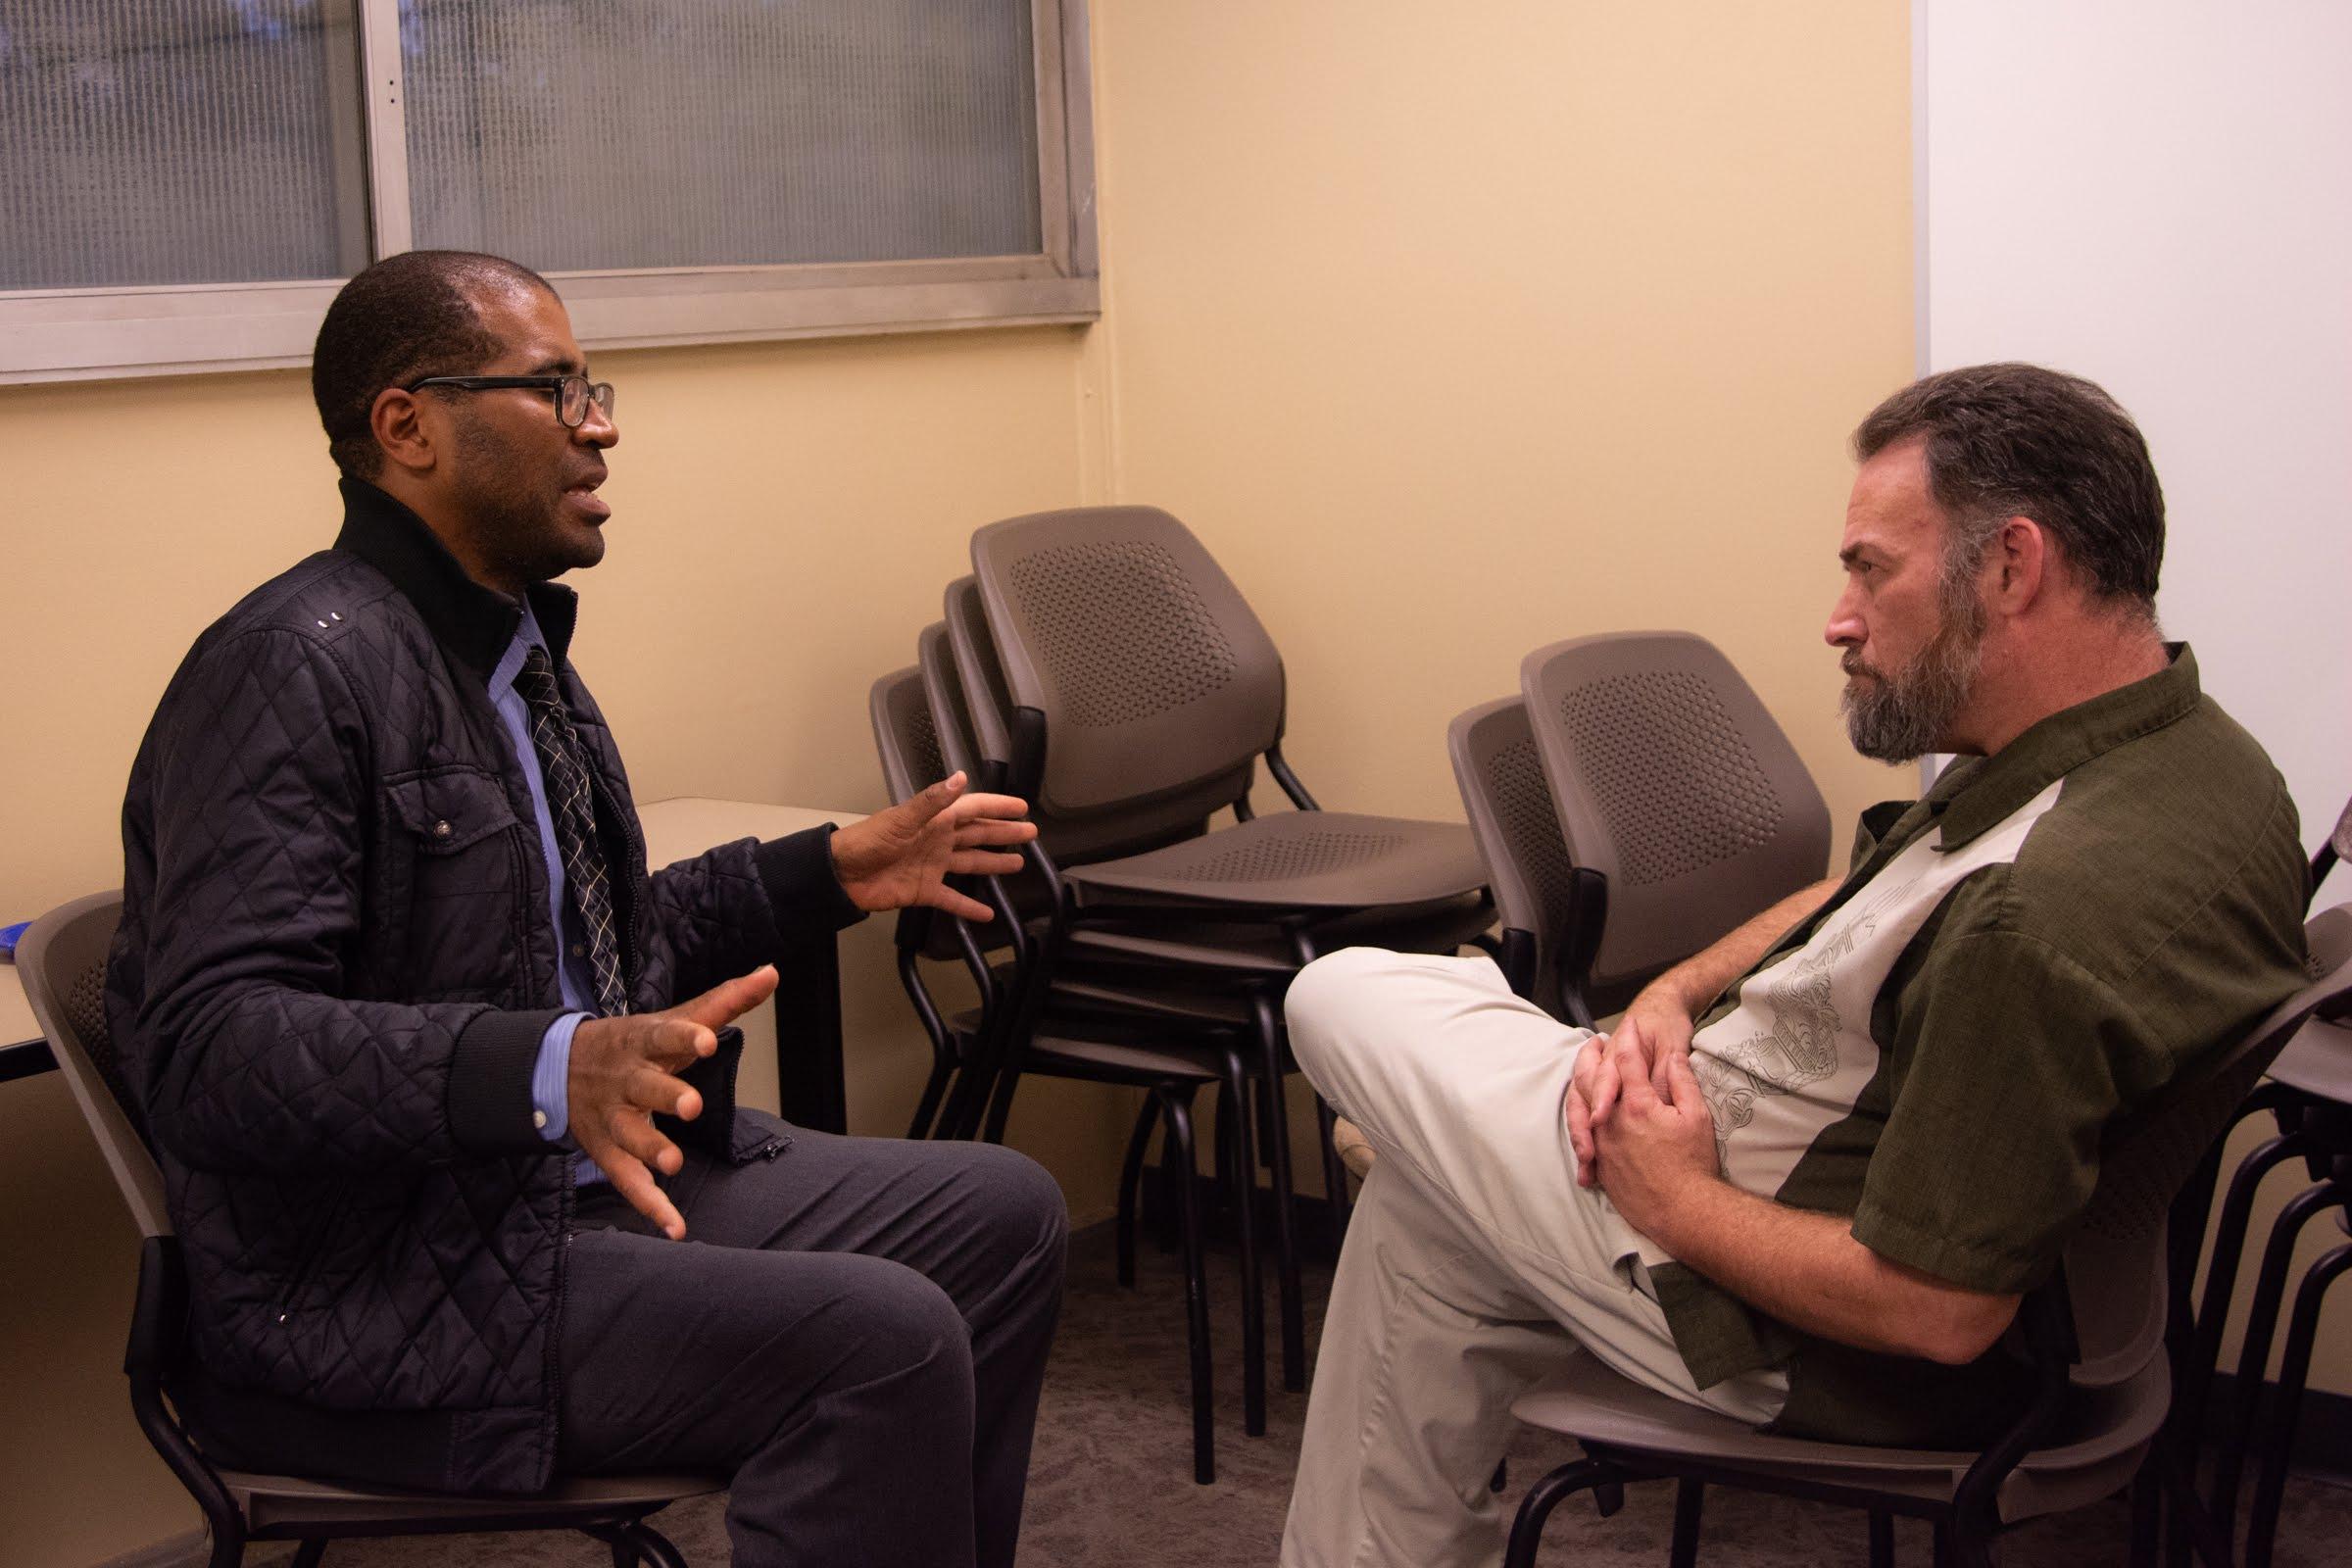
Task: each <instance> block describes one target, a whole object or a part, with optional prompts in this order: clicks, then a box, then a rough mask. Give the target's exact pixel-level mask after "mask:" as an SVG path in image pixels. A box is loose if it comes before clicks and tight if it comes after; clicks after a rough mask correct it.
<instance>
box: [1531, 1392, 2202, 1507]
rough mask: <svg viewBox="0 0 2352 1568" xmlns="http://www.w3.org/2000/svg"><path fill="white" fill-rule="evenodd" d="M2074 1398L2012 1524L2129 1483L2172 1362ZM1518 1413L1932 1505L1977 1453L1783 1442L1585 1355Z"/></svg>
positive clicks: (2025, 1468) (1593, 1438)
mask: <svg viewBox="0 0 2352 1568" xmlns="http://www.w3.org/2000/svg"><path fill="white" fill-rule="evenodd" d="M2077 1393H2078V1396H2079V1399H2078V1402H2077V1404H2076V1406H2075V1407H2074V1408H2073V1409H2072V1410H2071V1411H2070V1412H2069V1414H2068V1415H2067V1417H2066V1418H2065V1424H2064V1427H2063V1429H2062V1430H2061V1432H2060V1433H2059V1434H2058V1436H2059V1441H2058V1442H2057V1443H2054V1444H2052V1445H2050V1446H2045V1447H2041V1448H2036V1449H2034V1451H2033V1452H2032V1453H2030V1454H2028V1455H2027V1456H2026V1458H2025V1459H2024V1460H2023V1461H2022V1462H2020V1463H2019V1465H2018V1467H2017V1468H2016V1470H2014V1471H2012V1472H2011V1473H2010V1476H2009V1479H2008V1482H2007V1484H2006V1485H2005V1486H2004V1487H2003V1489H2002V1491H2001V1517H2002V1519H2003V1520H2004V1521H2005V1522H2013V1521H2016V1520H2019V1519H2030V1518H2033V1517H2034V1516H2036V1515H2038V1514H2043V1513H2052V1512H2057V1511H2060V1510H2063V1509H2067V1508H2073V1507H2079V1506H2082V1505H2083V1504H2085V1503H2089V1502H2093V1501H2096V1500H2097V1499H2098V1498H2100V1497H2103V1496H2106V1495H2108V1494H2110V1493H2112V1492H2114V1491H2116V1490H2117V1489H2119V1488H2121V1487H2123V1486H2124V1485H2125V1484H2127V1483H2128V1482H2129V1481H2130V1480H2131V1474H2132V1472H2133V1471H2134V1470H2135V1469H2137V1468H2138V1465H2139V1456H2140V1453H2141V1452H2142V1450H2144V1449H2145V1448H2146V1446H2147V1445H2148V1444H2149V1442H2150V1441H2152V1440H2153V1439H2154V1438H2155V1436H2156V1431H2157V1428H2159V1427H2160V1426H2162V1425H2163V1424H2164V1412H2165V1408H2166V1405H2167V1403H2168V1402H2169V1400H2170V1397H2171V1394H2172V1380H2171V1375H2170V1373H2169V1371H2168V1370H2167V1368H2166V1365H2165V1361H2164V1358H2163V1357H2162V1356H2156V1357H2153V1358H2152V1359H2151V1360H2150V1361H2149V1362H2148V1364H2147V1365H2146V1366H2145V1367H2143V1368H2142V1369H2141V1370H2140V1371H2139V1372H2138V1373H2137V1374H2136V1375H2134V1376H2133V1377H2131V1378H2130V1379H2128V1380H2126V1381H2125V1382H2123V1383H2121V1384H2118V1385H2116V1386H2115V1387H2113V1388H2105V1389H2082V1390H2078V1391H2077ZM1511 1413H1512V1414H1513V1415H1515V1416H1517V1417H1518V1418H1519V1419H1520V1420H1522V1421H1524V1422H1526V1423H1528V1424H1529V1425H1530V1426H1538V1427H1544V1428H1545V1429H1547V1430H1549V1431H1553V1432H1558V1433H1561V1434H1563V1435H1565V1436H1567V1437H1571V1438H1574V1439H1576V1440H1577V1441H1578V1442H1579V1443H1584V1444H1587V1445H1591V1444H1599V1445H1601V1446H1605V1447H1608V1448H1612V1449H1626V1450H1629V1451H1631V1452H1634V1453H1642V1454H1656V1455H1659V1456H1661V1457H1662V1458H1664V1459H1666V1460H1668V1461H1670V1462H1677V1461H1690V1460H1701V1461H1706V1462H1709V1463H1713V1464H1716V1465H1721V1466H1724V1467H1726V1468H1733V1469H1740V1470H1747V1471H1752V1472H1755V1473H1757V1474H1759V1475H1771V1476H1779V1477H1789V1478H1791V1479H1797V1480H1804V1481H1811V1482H1817V1483H1819V1484H1821V1485H1824V1486H1832V1487H1854V1488H1859V1489H1863V1490H1867V1491H1870V1492H1874V1493H1890V1494H1894V1495H1902V1496H1910V1497H1917V1498H1919V1499H1920V1500H1922V1501H1926V1502H1948V1501H1950V1500H1951V1496H1952V1493H1953V1490H1954V1489H1955V1488H1956V1487H1957V1486H1958V1485H1959V1484H1960V1478H1961V1477H1962V1476H1964V1475H1966V1474H1967V1473H1968V1469H1969V1467H1970V1466H1971V1465H1973V1464H1975V1463H1976V1462H1977V1457H1978V1456H1977V1454H1976V1453H1975V1452H1973V1451H1947V1450H1942V1449H1934V1448H1874V1447H1867V1446H1861V1445H1857V1444H1843V1443H1820V1442H1814V1441H1811V1440H1808V1439H1804V1438H1783V1437H1775V1436H1772V1435H1771V1434H1769V1433H1763V1432H1758V1431H1755V1430H1754V1429H1753V1428H1751V1427H1747V1426H1743V1425H1741V1424H1740V1422H1738V1421H1735V1420H1733V1419H1731V1418H1730V1417H1729V1416H1722V1415H1717V1414H1715V1413H1714V1412H1712V1411H1709V1410H1702V1409H1700V1408H1698V1407H1697V1406H1695V1405H1691V1404H1687V1403H1685V1402H1684V1401H1682V1400H1681V1399H1677V1398H1674V1397H1671V1396H1669V1395H1664V1394H1657V1393H1653V1392H1652V1391H1650V1390H1648V1389H1644V1388H1642V1387H1640V1386H1639V1385H1637V1384H1634V1383H1631V1382H1628V1381H1627V1380H1626V1379H1624V1378H1622V1377H1619V1376H1618V1375H1617V1374H1616V1373H1614V1372H1612V1371H1610V1370H1609V1369H1608V1368H1607V1367H1605V1366H1603V1365H1601V1363H1600V1362H1599V1360H1598V1359H1596V1358H1595V1357H1593V1356H1591V1355H1581V1354H1580V1355H1578V1356H1577V1357H1576V1359H1575V1360H1574V1361H1573V1362H1571V1363H1570V1364H1569V1366H1568V1368H1567V1370H1566V1371H1564V1372H1562V1373H1561V1374H1560V1375H1559V1376H1558V1377H1556V1378H1552V1379H1547V1380H1546V1381H1545V1382H1544V1383H1543V1384H1542V1385H1540V1386H1539V1387H1537V1388H1535V1389H1533V1390H1531V1391H1530V1392H1528V1393H1527V1394H1525V1395H1522V1396H1521V1397H1520V1398H1519V1400H1518V1402H1517V1403H1515V1404H1514V1405H1512V1406H1511Z"/></svg>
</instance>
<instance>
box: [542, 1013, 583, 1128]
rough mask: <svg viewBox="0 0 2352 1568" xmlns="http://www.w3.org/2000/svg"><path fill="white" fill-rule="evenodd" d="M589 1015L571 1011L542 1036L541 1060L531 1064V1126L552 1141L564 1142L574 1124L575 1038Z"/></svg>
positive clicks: (552, 1024)
mask: <svg viewBox="0 0 2352 1568" xmlns="http://www.w3.org/2000/svg"><path fill="white" fill-rule="evenodd" d="M587 1016H588V1014H586V1013H584V1012H567V1013H565V1014H564V1015H563V1016H562V1017H560V1018H558V1019H557V1020H556V1021H555V1022H554V1023H551V1024H549V1025H548V1026H547V1033H546V1034H544V1035H542V1036H540V1037H539V1059H538V1060H537V1061H536V1062H534V1063H532V1065H531V1125H533V1126H534V1127H537V1128H538V1129H539V1136H540V1137H542V1138H544V1139H546V1140H547V1141H548V1142H549V1143H551V1144H554V1143H561V1142H562V1141H563V1139H564V1133H565V1132H566V1131H568V1130H569V1128H570V1123H571V1037H572V1036H573V1035H574V1034H576V1033H577V1032H578V1031H579V1027H580V1021H581V1020H582V1019H584V1018H586V1017H587Z"/></svg>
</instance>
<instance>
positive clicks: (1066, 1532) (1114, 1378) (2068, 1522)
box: [252, 1225, 2352, 1568]
mask: <svg viewBox="0 0 2352 1568" xmlns="http://www.w3.org/2000/svg"><path fill="white" fill-rule="evenodd" d="M1212 1263H1213V1267H1214V1272H1213V1273H1212V1277H1211V1281H1210V1293H1211V1295H1210V1299H1211V1308H1212V1313H1213V1322H1214V1326H1215V1332H1216V1335H1217V1342H1216V1398H1217V1423H1218V1424H1217V1480H1216V1483H1215V1485H1213V1486H1207V1487H1201V1486H1196V1485H1194V1483H1193V1481H1192V1457H1191V1454H1192V1425H1191V1418H1190V1407H1189V1405H1188V1404H1187V1401H1186V1383H1185V1352H1184V1314H1183V1305H1182V1298H1181V1295H1180V1284H1179V1278H1178V1273H1177V1265H1176V1260H1175V1257H1174V1255H1173V1254H1171V1253H1161V1252H1158V1251H1155V1250H1153V1249H1152V1246H1151V1244H1150V1243H1149V1242H1147V1243H1146V1244H1145V1247H1144V1251H1143V1257H1142V1266H1141V1269H1140V1275H1141V1277H1140V1279H1139V1281H1138V1287H1137V1289H1135V1290H1134V1291H1124V1290H1121V1289H1120V1288H1119V1287H1118V1285H1117V1283H1116V1281H1115V1279H1114V1277H1113V1269H1112V1251H1111V1237H1110V1228H1109V1227H1108V1226H1107V1225H1104V1226H1098V1227H1095V1228H1093V1229H1090V1230H1088V1231H1086V1232H1084V1233H1082V1234H1081V1235H1079V1236H1078V1237H1077V1238H1076V1239H1075V1241H1074V1242H1073V1244H1072V1248H1071V1256H1070V1283H1069V1295H1068V1299H1067V1302H1066V1304H1065V1306H1064V1309H1063V1315H1062V1326H1061V1331H1060V1335H1059V1338H1058V1339H1057V1341H1056V1343H1055V1346H1054V1362H1053V1366H1052V1369H1051V1371H1050V1373H1049V1375H1048V1377H1047V1381H1046V1393H1045V1406H1044V1409H1043V1411H1042V1413H1041V1415H1040V1419H1039V1423H1038V1442H1037V1449H1036V1453H1035V1456H1034V1459H1033V1462H1032V1464H1031V1467H1030V1491H1029V1505H1028V1513H1027V1517H1026V1522H1025V1525H1024V1528H1023V1535H1022V1544H1021V1568H1097V1565H1100V1568H1258V1565H1268V1568H1270V1565H1271V1564H1272V1563H1273V1562H1274V1558H1275V1551H1276V1547H1277V1545H1278V1544H1279V1543H1280V1541H1281V1539H1282V1519H1283V1510H1284V1506H1285V1504H1286V1502H1287V1500H1288V1498H1289V1496H1290V1489H1291V1472H1292V1469H1293V1467H1294V1465H1295V1464H1296V1463H1297V1459H1298V1452H1299V1422H1300V1419H1301V1417H1302V1416H1303V1415H1304V1413H1305V1409H1306V1396H1305V1395H1303V1394H1285V1393H1283V1392H1282V1391H1281V1380H1280V1377H1279V1375H1272V1376H1270V1377H1269V1396H1268V1423H1267V1432H1266V1435H1265V1436H1264V1437H1262V1438H1249V1437H1244V1436H1243V1435H1242V1408H1241V1349H1240V1339H1241V1333H1240V1324H1239V1306H1238V1301H1239V1273H1238V1270H1237V1269H1235V1268H1234V1266H1233V1262H1232V1259H1231V1257H1230V1256H1219V1257H1217V1258H1215V1259H1213V1260H1212ZM1329 1278H1330V1273H1329V1269H1328V1268H1327V1267H1326V1268H1313V1269H1310V1271H1309V1274H1308V1279H1307V1299H1308V1330H1309V1338H1308V1344H1309V1345H1310V1347H1311V1345H1312V1344H1313V1331H1314V1329H1315V1326H1316V1324H1317V1322H1318V1320H1319V1317H1320V1312H1321V1306H1322V1297H1323V1292H1324V1289H1325V1287H1326V1286H1327V1285H1328V1283H1329ZM1272 1298H1273V1290H1272V1284H1271V1281H1270V1280H1269V1282H1268V1289H1267V1301H1268V1316H1269V1318H1271V1316H1272ZM1271 1328H1272V1325H1271V1323H1269V1331H1271ZM1272 1338H1273V1336H1272V1334H1271V1332H1269V1339H1272ZM1269 1372H1270V1373H1276V1374H1278V1368H1269ZM1572 1456H1573V1452H1572V1449H1571V1448H1570V1447H1569V1446H1568V1445H1567V1444H1566V1443H1564V1442H1563V1441H1561V1440H1559V1439H1557V1438H1551V1437H1547V1436H1545V1435H1543V1434H1540V1433H1535V1432H1524V1433H1522V1434H1521V1436H1520V1439H1519V1441H1518V1442H1517V1443H1515V1444H1514V1445H1513V1446H1512V1449H1511V1454H1510V1475H1511V1493H1510V1495H1511V1496H1512V1497H1513V1498H1515V1497H1516V1495H1517V1494H1518V1493H1519V1492H1520V1491H1521V1490H1523V1489H1524V1488H1525V1487H1526V1486H1527V1484H1528V1483H1529V1482H1531V1481H1533V1480H1534V1479H1535V1478H1536V1477H1538V1476H1540V1475H1542V1474H1543V1473H1544V1472H1545V1471H1546V1470H1549V1469H1551V1468H1552V1467H1553V1466H1555V1465H1557V1464H1560V1463H1562V1462H1563V1461H1565V1460H1566V1459H1568V1458H1570V1457H1572ZM1672 1522H1673V1494H1672V1489H1671V1487H1668V1486H1665V1485H1662V1484H1658V1485H1650V1486H1644V1487H1635V1488H1631V1489H1629V1490H1628V1492H1627V1494H1626V1506H1625V1508H1624V1509H1623V1510H1622V1511H1621V1512H1619V1513H1618V1514H1617V1515H1616V1516H1615V1517H1613V1518H1610V1519H1601V1518H1598V1517H1596V1516H1595V1514H1594V1512H1593V1507H1592V1504H1591V1503H1590V1502H1589V1501H1586V1500H1583V1499H1573V1498H1572V1499H1570V1500H1569V1501H1568V1502H1566V1503H1563V1504H1562V1505H1561V1506H1560V1508H1559V1509H1558V1510H1557V1511H1556V1512H1555V1513H1554V1514H1553V1515H1552V1521H1551V1525H1550V1528H1549V1530H1548V1531H1547V1532H1546V1534H1545V1538H1544V1541H1545V1547H1544V1557H1543V1561H1544V1563H1545V1564H1558V1565H1566V1564H1572V1563H1588V1562H1593V1561H1610V1562H1624V1563H1653V1564H1660V1565H1662V1564H1664V1562H1665V1561H1666V1546H1667V1538H1668V1535H1669V1532H1670V1530H1671V1526H1672ZM654 1523H655V1524H656V1526H657V1527H659V1528H660V1529H661V1530H662V1533H663V1534H664V1535H666V1536H668V1537H669V1538H670V1540H671V1541H673V1542H675V1543H676V1544H678V1546H679V1547H680V1548H681V1549H682V1550H683V1551H684V1552H685V1553H686V1555H687V1557H688V1559H689V1560H690V1561H691V1562H693V1563H695V1564H696V1565H697V1568H717V1565H720V1564H723V1563H725V1562H726V1560H727V1543H726V1534H725V1530H724V1528H723V1526H722V1524H721V1522H720V1509H719V1501H718V1499H717V1498H714V1497H713V1498H706V1499H701V1500H698V1501H693V1502H686V1503H680V1504H677V1505H675V1506H673V1507H671V1508H669V1509H668V1510H666V1511H664V1512H663V1513H662V1514H660V1515H657V1516H656V1518H655V1520H654ZM2125 1536H2126V1522H2125V1516H2124V1510H2123V1507H2122V1504H2121V1503H2120V1502H2110V1503H2107V1504H2105V1505H2103V1506H2101V1507H2098V1508H2093V1509H2087V1510H2084V1511H2082V1512H2080V1513H2077V1514H2073V1515H2069V1516H2066V1517H2063V1518H2057V1519H2050V1520H2043V1521H2039V1522H2036V1523H2034V1524H2032V1525H2029V1526H2026V1527H2024V1528H2022V1529H2020V1530H2017V1531H2015V1532H2013V1533H2011V1534H2010V1535H2009V1536H2007V1537H2006V1538H2004V1541H2003V1544H2002V1550H2001V1561H2002V1562H2003V1563H2004V1564H2005V1565H2007V1568H2043V1565H2046V1568H2093V1565H2097V1564H2104V1563H2120V1562H2122V1561H2123V1557H2124V1542H2125ZM1896 1540H1897V1544H1898V1554H1899V1558H1900V1560H1901V1561H1903V1562H1905V1563H1912V1564H1920V1565H1924V1564H1926V1563H1927V1562H1928V1560H1929V1556H1928V1535H1927V1529H1926V1526H1924V1525H1916V1526H1915V1525H1912V1524H1909V1523H1904V1524H1902V1525H1899V1526H1898V1528H1897V1537H1896ZM2347 1541H2352V1490H2344V1489H2339V1488H2336V1487H2333V1486H2329V1485H2327V1484H2324V1483H2320V1482H2316V1481H2306V1480H2302V1479H2297V1480H2296V1481H2294V1482H2292V1483H2291V1484H2290V1486H2289V1488H2288V1492H2287V1498H2286V1508H2285V1514H2284V1519H2283V1521H2282V1524H2281V1528H2280V1532H2279V1550H2278V1558H2277V1561H2278V1564H2279V1568H2321V1565H2323V1564H2325V1565H2327V1568H2336V1565H2340V1564H2342V1563H2344V1562H2345V1561H2347V1560H2348V1559H2347V1551H2346V1546H2345V1543H2346V1542H2347ZM1864 1549H1865V1541H1864V1525H1863V1520H1862V1516H1861V1515H1860V1514H1858V1513H1854V1512H1850V1511H1848V1510H1844V1509H1839V1508H1833V1507H1828V1506H1824V1505H1819V1504H1813V1503H1802V1502H1792V1501H1784V1500H1780V1499H1776V1498H1767V1497H1760V1496H1755V1495H1745V1494H1740V1493H1732V1492H1723V1491H1717V1492H1713V1493H1710V1494H1709V1496H1708V1502H1707V1511H1706V1523H1705V1532H1704V1538H1703V1542H1702V1546H1701V1550H1700V1561H1701V1562H1702V1563H1706V1564H1710V1565H1714V1568H1795V1565H1799V1564H1803V1565H1814V1564H1828V1563H1860V1562H1862V1561H1863V1559H1864ZM252 1560H254V1561H256V1562H275V1561H282V1560H283V1552H282V1551H279V1550H275V1549H272V1550H271V1551H270V1552H269V1553H268V1554H267V1555H265V1553H264V1552H263V1551H262V1550H260V1549H257V1550H256V1551H255V1552H254V1553H253V1558H252ZM610 1560H611V1559H610V1558H609V1556H608V1555H607V1554H606V1552H605V1549H604V1548H603V1547H602V1546H600V1545H598V1544H595V1543H593V1542H589V1541H586V1540H585V1539H583V1538H580V1537H577V1536H570V1537H559V1536H538V1537H531V1536H509V1537H485V1538H467V1537H442V1538H439V1539H434V1540H417V1541H355V1542H348V1543H343V1544H337V1545H336V1546H334V1547H333V1548H332V1549H331V1550H330V1551H329V1552H328V1554H327V1557H326V1562H327V1564H328V1565H329V1568H425V1565H428V1564H430V1565H439V1564H443V1563H455V1562H466V1563H474V1564H481V1565H486V1568H558V1565H565V1568H601V1565H604V1564H607V1563H609V1562H610ZM907 1568H921V1565H918V1564H909V1565H907Z"/></svg>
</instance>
